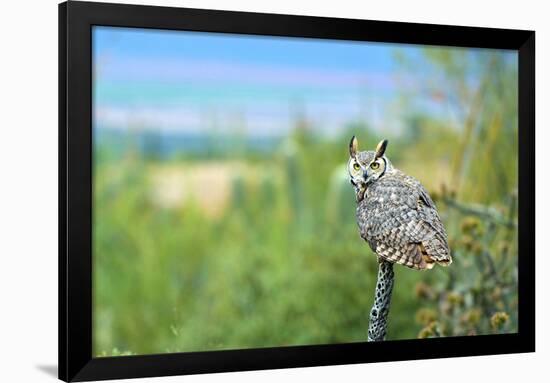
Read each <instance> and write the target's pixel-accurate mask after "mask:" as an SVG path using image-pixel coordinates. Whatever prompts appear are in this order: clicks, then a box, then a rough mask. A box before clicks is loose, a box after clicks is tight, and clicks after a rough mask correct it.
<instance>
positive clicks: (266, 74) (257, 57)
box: [93, 27, 476, 135]
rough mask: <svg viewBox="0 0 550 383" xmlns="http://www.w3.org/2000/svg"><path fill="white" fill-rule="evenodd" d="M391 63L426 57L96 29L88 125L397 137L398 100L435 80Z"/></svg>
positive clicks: (303, 42)
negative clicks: (365, 130)
mask: <svg viewBox="0 0 550 383" xmlns="http://www.w3.org/2000/svg"><path fill="white" fill-rule="evenodd" d="M397 53H398V54H400V55H405V56H407V57H409V58H411V59H413V60H414V59H420V58H421V57H422V54H421V51H420V48H419V47H418V46H412V45H397V44H383V43H366V42H345V41H336V40H319V39H304V38H281V37H262V36H245V35H230V34H215V33H203V32H181V31H162V30H151V29H131V28H116V27H94V29H93V60H94V124H95V127H96V128H101V127H110V128H117V129H128V128H131V127H132V126H139V127H140V128H143V129H151V130H159V131H182V132H193V133H196V132H204V131H206V130H208V129H212V128H213V127H215V128H216V129H220V130H227V131H231V130H232V129H233V130H235V129H238V130H239V131H241V132H242V131H244V132H245V133H248V134H254V135H278V134H284V133H285V132H287V131H288V130H290V129H292V127H293V125H294V122H295V121H294V120H295V118H296V115H297V114H299V115H300V116H302V117H305V118H307V119H308V120H309V121H310V122H312V124H313V125H314V126H316V127H317V128H318V129H319V130H320V131H324V132H327V133H330V132H334V131H335V129H338V128H342V127H344V126H345V125H346V124H348V123H350V122H353V121H358V120H362V121H367V122H368V123H369V124H370V125H371V126H373V127H374V128H375V129H390V130H397V129H399V125H400V121H401V120H402V116H400V115H399V113H396V109H398V106H397V104H398V103H399V99H400V96H402V95H403V93H404V92H405V91H407V90H408V91H414V90H415V89H416V88H418V87H419V86H420V85H421V84H422V83H423V82H425V81H426V79H430V80H432V81H433V80H434V79H435V80H437V76H439V75H441V74H438V73H434V72H433V68H430V67H427V66H426V67H424V66H419V67H417V69H415V71H410V70H409V71H408V72H404V71H403V69H402V67H400V66H399V65H398V64H397V62H396V60H395V55H396V54H397ZM475 78H476V76H475V74H472V79H473V81H474V82H475ZM424 107H425V108H428V109H429V110H430V112H431V113H444V112H445V106H444V105H440V104H438V103H433V102H430V101H429V100H428V101H427V102H424Z"/></svg>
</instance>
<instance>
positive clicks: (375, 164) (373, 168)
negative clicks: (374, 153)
mask: <svg viewBox="0 0 550 383" xmlns="http://www.w3.org/2000/svg"><path fill="white" fill-rule="evenodd" d="M379 167H380V164H379V163H378V162H373V163H371V164H370V168H371V169H372V170H376V169H378V168H379Z"/></svg>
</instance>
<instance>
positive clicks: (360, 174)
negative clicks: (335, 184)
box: [348, 157, 367, 202]
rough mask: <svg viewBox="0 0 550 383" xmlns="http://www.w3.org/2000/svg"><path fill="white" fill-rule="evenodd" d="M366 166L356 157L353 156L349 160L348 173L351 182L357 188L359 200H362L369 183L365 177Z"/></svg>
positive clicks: (356, 193) (356, 194) (356, 192)
mask: <svg viewBox="0 0 550 383" xmlns="http://www.w3.org/2000/svg"><path fill="white" fill-rule="evenodd" d="M365 172H366V168H365V166H364V165H363V164H361V163H360V162H359V161H358V159H357V158H356V157H351V158H350V159H349V162H348V173H349V177H350V182H351V184H352V185H353V188H354V189H355V196H356V197H357V202H359V201H361V200H362V199H363V197H364V194H365V191H366V188H367V184H366V179H365V177H364V175H365Z"/></svg>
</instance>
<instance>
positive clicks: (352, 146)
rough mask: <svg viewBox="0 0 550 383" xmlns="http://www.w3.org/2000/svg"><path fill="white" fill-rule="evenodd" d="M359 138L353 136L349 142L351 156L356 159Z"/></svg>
mask: <svg viewBox="0 0 550 383" xmlns="http://www.w3.org/2000/svg"><path fill="white" fill-rule="evenodd" d="M357 145H358V143H357V138H356V137H355V136H353V137H352V138H351V141H350V142H349V155H350V156H351V157H355V156H356V155H357Z"/></svg>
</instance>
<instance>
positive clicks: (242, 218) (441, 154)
mask: <svg viewBox="0 0 550 383" xmlns="http://www.w3.org/2000/svg"><path fill="white" fill-rule="evenodd" d="M450 55H451V56H450ZM456 55H457V56H456V57H452V53H449V52H448V51H444V50H439V51H438V50H434V49H431V50H428V51H427V52H426V55H425V56H426V60H427V62H429V63H430V65H433V66H434V71H439V72H440V73H443V74H444V77H445V78H446V79H447V80H448V83H445V84H441V83H438V84H426V88H425V89H421V90H420V91H426V92H429V93H430V94H432V93H433V92H436V91H441V89H443V90H444V91H445V92H446V94H447V95H444V96H443V97H444V98H450V97H451V96H452V97H454V96H456V100H454V99H453V100H449V99H446V101H445V102H448V103H449V104H452V105H453V107H456V109H457V110H459V111H461V114H459V117H457V121H455V122H453V123H450V122H448V121H446V120H443V119H441V118H438V117H434V116H429V115H425V114H422V113H420V112H418V111H417V110H415V107H414V105H412V104H411V103H410V100H411V97H409V96H405V97H404V99H403V104H402V105H401V107H403V108H406V109H407V110H410V115H409V116H408V117H407V121H406V123H407V129H406V131H405V132H404V133H403V134H402V135H397V136H395V137H392V136H390V137H387V138H389V139H390V145H389V148H388V152H387V154H388V156H389V158H390V159H391V160H392V162H393V163H394V165H395V166H397V167H398V168H401V169H402V170H404V171H406V172H407V173H409V174H411V175H413V176H415V177H416V178H418V179H419V180H420V181H422V182H423V183H424V185H426V187H427V188H428V189H429V191H430V193H431V194H432V196H433V198H434V200H435V202H436V204H437V206H438V208H439V210H440V214H441V216H442V219H443V221H444V223H445V226H446V228H447V230H448V233H449V239H450V245H451V248H452V254H453V259H454V262H453V264H452V265H451V266H450V267H448V268H442V267H436V268H434V269H433V270H431V271H424V272H419V271H415V270H411V269H407V268H405V267H396V268H395V272H396V283H395V286H394V295H393V300H392V306H391V310H390V316H389V328H388V339H390V340H391V339H403V338H415V337H432V336H452V335H467V334H472V335H473V334H487V333H494V332H514V331H516V330H517V210H516V204H517V203H516V193H517V192H516V188H517V106H516V100H517V86H516V79H517V73H515V72H514V70H515V67H516V66H515V65H511V64H510V63H507V62H505V61H502V60H500V59H499V56H498V55H495V56H489V57H488V58H487V60H477V61H475V63H476V65H479V66H482V68H481V69H480V68H478V70H479V71H480V72H481V73H482V74H483V78H482V80H481V82H480V85H479V87H477V88H475V89H471V88H470V87H466V86H464V84H466V83H468V81H469V80H468V78H467V74H468V73H469V70H468V68H467V67H465V66H467V65H469V64H468V63H469V62H470V61H464V62H463V60H462V61H461V58H460V55H459V54H458V53H456ZM401 60H403V65H404V66H405V65H409V66H411V65H414V63H407V62H405V61H406V60H405V59H404V58H401ZM437 97H442V96H440V95H438V96H437ZM457 126H458V128H457ZM314 132H315V130H314V129H312V127H311V126H309V125H308V123H307V121H298V122H297V128H296V129H295V130H294V132H293V133H292V134H291V135H290V136H289V137H287V138H286V139H285V140H283V141H282V142H280V143H279V144H278V145H277V149H276V150H275V151H272V152H265V153H261V152H260V153H258V152H256V153H248V152H247V151H246V150H245V149H244V148H245V145H236V146H235V150H234V151H233V152H232V153H230V155H226V156H224V157H223V158H221V157H220V156H217V155H215V154H212V155H210V156H209V157H208V158H204V157H198V156H197V157H196V158H193V156H180V157H177V158H172V159H161V158H158V157H156V156H146V155H143V153H141V152H140V151H139V150H136V149H135V148H134V149H130V150H128V151H127V152H126V153H125V154H124V156H123V157H122V158H119V157H116V156H112V155H110V154H109V149H108V148H104V147H97V146H96V147H95V157H94V159H95V162H94V164H95V165H94V225H93V259H94V269H93V284H94V285H93V286H94V291H93V293H94V317H93V321H94V328H93V341H94V354H95V355H98V356H106V355H126V354H150V353H162V352H179V351H203V350H216V349H238V348H249V347H269V346H286V345H303V344H324V343H337V342H359V341H365V339H366V334H367V326H368V312H369V310H370V307H371V304H372V300H373V291H374V284H375V278H376V272H377V261H376V257H375V256H374V254H373V253H372V252H371V251H370V249H369V248H368V245H367V244H366V243H365V242H363V241H362V240H361V239H360V238H359V235H358V230H357V226H356V221H355V198H354V194H353V191H352V188H351V186H350V185H349V181H348V178H347V172H346V168H345V164H346V162H347V156H348V154H347V145H348V141H349V138H350V137H351V135H352V134H356V135H357V136H358V137H359V142H360V147H361V149H363V150H364V149H372V148H373V147H374V146H375V144H376V143H377V142H378V140H379V139H380V138H381V137H380V136H379V135H378V134H375V133H373V132H372V130H371V129H369V127H368V126H367V125H366V124H364V123H356V124H351V125H350V126H348V127H346V129H341V131H340V132H339V133H338V135H337V136H335V137H331V138H324V137H320V136H318V135H316V134H315V133H314ZM210 173H212V174H211V175H209V174H210ZM193 188H195V189H196V190H198V192H196V193H187V194H185V193H184V194H182V193H183V192H184V191H185V190H191V189H193ZM119 350H123V351H119Z"/></svg>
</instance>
